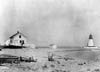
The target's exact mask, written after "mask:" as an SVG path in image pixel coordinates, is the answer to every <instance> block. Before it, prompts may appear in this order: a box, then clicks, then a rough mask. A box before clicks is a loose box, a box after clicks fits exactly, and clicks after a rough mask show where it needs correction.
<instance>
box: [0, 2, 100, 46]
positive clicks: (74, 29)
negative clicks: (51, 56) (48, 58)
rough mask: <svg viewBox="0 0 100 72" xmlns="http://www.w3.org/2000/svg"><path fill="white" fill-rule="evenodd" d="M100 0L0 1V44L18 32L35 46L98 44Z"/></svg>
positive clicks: (99, 38)
mask: <svg viewBox="0 0 100 72" xmlns="http://www.w3.org/2000/svg"><path fill="white" fill-rule="evenodd" d="M99 3H100V0H0V43H4V42H5V41H6V40H7V39H8V38H9V36H11V35H13V34H15V33H16V31H17V30H19V31H20V32H22V33H23V34H24V35H25V36H26V37H27V40H28V42H29V43H33V44H35V45H37V46H38V45H49V44H57V45H59V46H85V45H86V44H87V41H88V36H89V34H90V33H91V34H93V37H94V40H95V41H94V42H95V44H96V45H97V46H99V45H100V4H99Z"/></svg>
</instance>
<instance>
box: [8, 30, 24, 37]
mask: <svg viewBox="0 0 100 72" xmlns="http://www.w3.org/2000/svg"><path fill="white" fill-rule="evenodd" d="M18 34H20V35H22V36H24V37H26V36H25V35H24V34H22V33H21V32H19V31H17V33H15V34H14V35H12V36H10V37H9V38H11V39H12V38H14V37H15V36H17V35H18Z"/></svg>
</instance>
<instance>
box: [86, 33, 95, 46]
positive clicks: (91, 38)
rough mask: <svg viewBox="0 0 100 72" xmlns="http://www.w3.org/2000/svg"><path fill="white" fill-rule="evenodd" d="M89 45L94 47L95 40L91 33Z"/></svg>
mask: <svg viewBox="0 0 100 72" xmlns="http://www.w3.org/2000/svg"><path fill="white" fill-rule="evenodd" d="M87 46H88V47H94V41H93V36H92V34H90V35H89V41H88V43H87Z"/></svg>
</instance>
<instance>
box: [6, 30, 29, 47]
mask: <svg viewBox="0 0 100 72" xmlns="http://www.w3.org/2000/svg"><path fill="white" fill-rule="evenodd" d="M26 43H27V40H26V37H25V36H24V35H23V34H22V33H20V32H19V31H17V33H15V34H14V35H12V36H11V37H9V39H8V40H7V41H6V42H5V44H6V45H15V46H23V45H24V44H26Z"/></svg>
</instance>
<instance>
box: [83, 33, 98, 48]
mask: <svg viewBox="0 0 100 72" xmlns="http://www.w3.org/2000/svg"><path fill="white" fill-rule="evenodd" d="M84 48H87V49H96V48H98V47H96V46H95V44H94V40H93V36H92V34H90V35H89V40H88V43H87V46H86V47H84Z"/></svg>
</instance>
